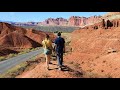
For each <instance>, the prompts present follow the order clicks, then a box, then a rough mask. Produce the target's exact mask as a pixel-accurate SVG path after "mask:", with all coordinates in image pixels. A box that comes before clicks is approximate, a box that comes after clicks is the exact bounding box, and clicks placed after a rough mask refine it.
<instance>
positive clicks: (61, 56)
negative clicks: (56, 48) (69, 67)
mask: <svg viewBox="0 0 120 90" xmlns="http://www.w3.org/2000/svg"><path fill="white" fill-rule="evenodd" d="M60 58H61V65H63V53H61V55H60Z"/></svg>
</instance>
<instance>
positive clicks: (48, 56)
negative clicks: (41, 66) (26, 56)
mask: <svg viewBox="0 0 120 90" xmlns="http://www.w3.org/2000/svg"><path fill="white" fill-rule="evenodd" d="M49 62H50V55H46V66H47V69H49Z"/></svg>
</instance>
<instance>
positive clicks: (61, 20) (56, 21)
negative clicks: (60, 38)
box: [40, 18, 68, 26]
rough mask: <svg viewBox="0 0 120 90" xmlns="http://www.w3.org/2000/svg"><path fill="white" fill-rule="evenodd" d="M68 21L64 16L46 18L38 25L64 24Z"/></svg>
mask: <svg viewBox="0 0 120 90" xmlns="http://www.w3.org/2000/svg"><path fill="white" fill-rule="evenodd" d="M67 23H68V21H67V19H64V18H56V19H54V18H48V19H46V20H45V21H43V22H41V23H40V25H61V26H66V25H67Z"/></svg>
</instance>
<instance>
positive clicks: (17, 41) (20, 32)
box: [0, 23, 54, 48]
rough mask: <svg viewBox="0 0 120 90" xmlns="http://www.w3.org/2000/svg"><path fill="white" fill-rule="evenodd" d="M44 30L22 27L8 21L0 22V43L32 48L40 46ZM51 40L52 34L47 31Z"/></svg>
mask: <svg viewBox="0 0 120 90" xmlns="http://www.w3.org/2000/svg"><path fill="white" fill-rule="evenodd" d="M45 34H46V33H45V32H42V31H37V30H34V29H24V28H20V27H16V26H12V25H10V24H8V23H0V45H4V46H5V47H22V48H32V47H38V46H41V42H42V40H43V39H44V38H45ZM48 34H49V35H50V38H51V39H52V40H53V39H54V35H53V34H52V33H48Z"/></svg>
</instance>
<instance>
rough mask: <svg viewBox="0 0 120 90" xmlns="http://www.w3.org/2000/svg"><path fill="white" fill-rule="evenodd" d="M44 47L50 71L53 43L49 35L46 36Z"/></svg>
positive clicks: (43, 42)
mask: <svg viewBox="0 0 120 90" xmlns="http://www.w3.org/2000/svg"><path fill="white" fill-rule="evenodd" d="M42 45H43V48H44V54H45V57H46V66H47V69H48V70H49V64H51V62H50V58H51V54H52V50H53V47H52V41H51V40H50V37H49V35H48V34H46V37H45V39H44V40H43V41H42Z"/></svg>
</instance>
